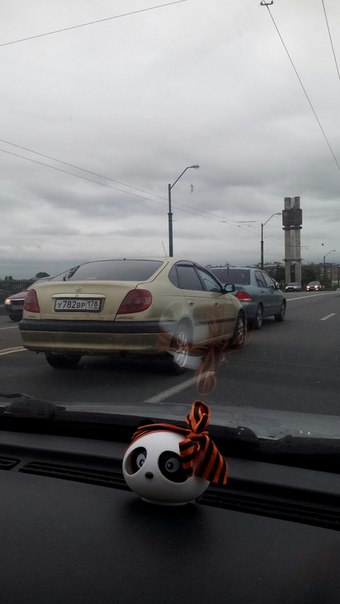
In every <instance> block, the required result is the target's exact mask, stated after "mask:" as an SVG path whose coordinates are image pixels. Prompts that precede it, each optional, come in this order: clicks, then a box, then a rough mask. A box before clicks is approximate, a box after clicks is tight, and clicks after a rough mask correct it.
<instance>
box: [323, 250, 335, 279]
mask: <svg viewBox="0 0 340 604" xmlns="http://www.w3.org/2000/svg"><path fill="white" fill-rule="evenodd" d="M332 252H336V250H330V251H329V252H327V254H325V255H324V257H323V280H324V281H325V279H326V258H327V256H328V255H329V254H331V253H332ZM324 285H325V283H324Z"/></svg>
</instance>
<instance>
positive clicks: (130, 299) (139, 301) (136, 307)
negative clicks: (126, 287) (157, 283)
mask: <svg viewBox="0 0 340 604" xmlns="http://www.w3.org/2000/svg"><path fill="white" fill-rule="evenodd" d="M151 302H152V294H151V292H149V291H148V290H147V289H133V290H131V291H130V292H129V293H128V294H126V296H125V298H124V300H123V302H122V303H121V305H120V307H119V308H118V311H117V315H126V314H129V313H134V312H142V311H143V310H146V309H147V308H149V306H150V305H151Z"/></svg>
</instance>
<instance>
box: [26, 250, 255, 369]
mask: <svg viewBox="0 0 340 604" xmlns="http://www.w3.org/2000/svg"><path fill="white" fill-rule="evenodd" d="M19 328H20V332H21V336H22V340H23V345H24V347H25V348H27V349H28V350H33V351H36V352H44V353H45V354H46V359H47V361H48V363H49V364H50V365H51V366H52V367H55V368H62V367H75V366H76V365H77V364H78V362H79V360H80V358H81V356H83V355H110V354H115V353H124V354H125V353H129V352H130V353H140V354H142V355H145V354H153V355H159V354H162V353H166V354H168V355H169V359H170V360H171V363H172V364H173V365H174V366H176V367H182V368H185V367H188V366H189V365H190V362H189V361H190V358H191V357H192V356H193V355H195V353H196V354H199V351H200V350H202V347H206V346H213V345H216V344H221V343H223V344H225V345H227V344H233V345H235V346H237V347H240V346H243V344H244V342H245V337H246V320H245V315H244V311H243V309H242V306H241V304H240V303H239V301H238V300H237V299H236V298H235V297H234V296H233V295H231V294H228V293H227V292H226V291H225V290H224V288H223V286H222V285H221V283H220V282H219V281H218V279H217V278H216V277H214V275H212V274H211V273H210V272H209V271H208V270H207V269H206V268H204V267H203V266H200V265H198V264H196V263H195V262H192V261H188V260H178V259H177V260H175V259H174V258H144V259H116V260H97V261H93V262H86V263H84V264H81V265H79V266H75V267H74V268H72V269H70V270H69V271H68V272H66V273H64V275H63V276H59V277H57V278H54V279H51V280H49V281H46V282H42V283H39V284H37V285H36V286H35V287H34V288H33V289H31V290H30V292H29V294H28V295H27V297H26V300H25V305H24V313H23V320H22V321H21V322H20V324H19ZM197 351H198V352H197Z"/></svg>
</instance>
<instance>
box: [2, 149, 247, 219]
mask: <svg viewBox="0 0 340 604" xmlns="http://www.w3.org/2000/svg"><path fill="white" fill-rule="evenodd" d="M0 142H2V143H5V144H6V145H11V146H12V147H15V148H17V149H21V150H23V151H28V152H29V153H33V154H34V155H38V156H40V157H43V158H45V159H49V160H51V161H54V162H57V163H59V164H62V165H63V166H67V167H69V168H73V169H75V170H80V171H81V172H85V174H89V175H90V176H95V177H97V178H102V179H105V180H109V181H110V182H115V183H117V184H120V185H122V186H124V187H127V188H131V189H134V190H135V191H139V192H140V193H145V195H147V196H148V197H144V196H142V195H136V194H135V193H132V192H130V191H125V190H124V189H120V188H119V187H114V186H110V185H108V184H105V183H103V182H101V181H98V180H94V179H92V178H90V177H85V176H81V175H79V174H75V173H74V172H70V171H69V170H64V169H61V168H57V167H56V166H51V165H50V164H46V163H45V162H40V161H35V160H33V159H32V158H29V157H25V156H23V155H20V154H18V153H13V152H10V151H7V150H5V149H0V152H1V153H7V154H8V155H11V156H12V157H17V158H19V159H24V160H26V161H30V162H32V163H36V164H38V165H40V166H44V167H46V168H50V169H51V170H57V171H58V172H63V173H64V174H70V175H71V176H75V177H76V178H81V179H82V180H87V181H89V182H93V183H95V184H98V185H102V186H107V187H109V188H111V189H114V190H116V191H119V192H121V193H125V194H126V195H133V196H136V197H139V198H140V199H145V200H146V201H151V202H154V203H158V204H160V205H163V204H161V203H160V202H157V201H156V200H153V199H150V196H154V197H158V198H159V199H160V200H162V201H163V202H164V203H165V202H166V200H167V198H166V197H165V196H162V195H158V194H157V193H151V192H150V191H146V190H144V189H141V188H139V187H135V186H133V185H129V184H127V183H125V182H122V181H119V180H117V179H114V178H111V177H110V176H105V175H104V174H100V173H98V172H94V171H92V170H88V169H86V168H82V167H80V166H77V165H76V164H72V163H69V162H66V161H63V160H61V159H57V158H56V157H52V156H51V155H47V154H46V153H40V152H39V151H36V150H35V149H31V148H30V147H24V146H23V145H19V144H17V143H12V142H11V141H8V140H6V139H3V138H0ZM176 206H177V208H179V209H182V211H184V212H187V213H188V214H194V215H198V216H207V217H208V218H209V217H211V219H214V220H222V221H223V222H229V223H234V222H240V221H233V220H226V219H222V217H221V216H218V215H217V214H214V213H213V212H209V211H205V212H202V211H201V210H198V209H197V208H194V207H192V206H189V205H186V204H183V203H180V202H176Z"/></svg>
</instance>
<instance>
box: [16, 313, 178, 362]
mask: <svg viewBox="0 0 340 604" xmlns="http://www.w3.org/2000/svg"><path fill="white" fill-rule="evenodd" d="M174 325H175V324H174V323H172V322H167V323H166V324H164V325H163V324H162V325H160V324H159V322H155V321H145V322H137V321H136V322H132V321H131V322H123V321H120V322H114V321H53V320H50V321H49V320H47V321H40V320H39V321H38V320H30V319H23V320H22V321H21V322H20V324H19V329H20V332H21V337H22V341H23V345H24V347H25V348H27V349H28V350H33V351H35V352H60V353H61V352H63V353H76V354H110V353H112V354H114V353H117V352H123V351H124V352H136V353H138V352H144V353H148V354H160V353H163V352H168V350H169V348H170V343H171V340H172V335H173V329H174Z"/></svg>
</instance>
